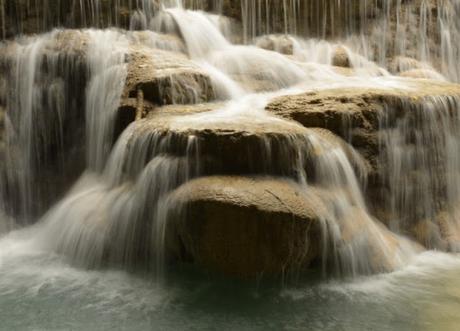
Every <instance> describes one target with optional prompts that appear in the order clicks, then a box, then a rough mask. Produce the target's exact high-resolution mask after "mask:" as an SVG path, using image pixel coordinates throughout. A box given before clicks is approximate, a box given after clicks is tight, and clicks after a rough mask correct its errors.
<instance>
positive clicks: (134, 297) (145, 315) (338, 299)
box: [0, 235, 460, 331]
mask: <svg viewBox="0 0 460 331" xmlns="http://www.w3.org/2000/svg"><path fill="white" fill-rule="evenodd" d="M0 321H1V323H0V329H1V330H350V331H355V330H460V256H456V255H450V254H445V253H436V252H425V253H423V254H421V255H419V256H418V257H417V258H416V259H415V260H414V261H413V262H412V263H411V264H410V265H408V266H407V267H405V268H404V269H402V270H399V271H396V272H393V273H391V274H386V275H377V276H372V277H366V278H360V279H354V280H342V281H326V280H322V279H321V278H320V277H317V276H316V275H315V274H312V275H307V276H305V277H304V279H302V280H299V281H298V282H296V284H295V285H284V286H283V285H282V284H280V283H266V282H263V283H262V282H255V281H254V282H238V281H235V280H229V279H222V278H218V277H216V276H209V275H203V274H198V273H196V272H193V271H191V270H185V269H183V270H175V271H172V272H171V274H170V275H169V276H168V277H167V279H166V280H165V281H163V282H154V281H152V280H151V279H150V278H149V277H148V276H146V275H144V276H142V275H130V274H127V273H124V272H120V271H87V270H81V269H78V268H74V267H71V266H70V265H68V264H67V263H66V262H65V261H63V260H62V259H61V258H60V257H59V256H56V255H51V254H49V253H45V252H40V251H39V250H38V249H37V247H36V246H35V244H34V242H33V240H30V239H29V238H27V235H24V236H7V237H4V238H2V239H0Z"/></svg>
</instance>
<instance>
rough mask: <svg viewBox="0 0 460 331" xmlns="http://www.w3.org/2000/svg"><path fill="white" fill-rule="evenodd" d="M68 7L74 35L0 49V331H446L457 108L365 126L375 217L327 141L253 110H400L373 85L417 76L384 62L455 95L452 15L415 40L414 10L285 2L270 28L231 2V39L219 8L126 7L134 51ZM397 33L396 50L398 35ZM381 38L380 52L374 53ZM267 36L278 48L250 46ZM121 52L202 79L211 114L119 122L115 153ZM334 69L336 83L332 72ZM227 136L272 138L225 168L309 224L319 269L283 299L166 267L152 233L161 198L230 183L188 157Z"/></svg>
mask: <svg viewBox="0 0 460 331" xmlns="http://www.w3.org/2000/svg"><path fill="white" fill-rule="evenodd" d="M32 2H33V4H32V5H31V6H30V7H29V9H28V10H26V11H24V8H22V6H21V3H19V2H18V4H17V6H16V7H15V8H12V7H11V3H9V2H7V4H6V5H5V4H4V2H0V7H1V9H2V11H1V12H0V14H1V15H4V13H5V12H7V13H12V12H14V13H15V15H17V17H25V16H27V15H30V11H33V10H34V8H41V7H40V5H43V4H42V3H41V2H40V1H38V0H37V1H32ZM57 3H58V4H57V6H58V8H62V9H63V10H65V9H66V8H67V7H65V3H61V1H57ZM72 3H73V4H72V6H71V7H72V10H71V11H69V12H68V13H70V14H69V17H71V18H72V19H73V20H71V22H72V23H71V24H70V26H85V27H93V28H86V29H79V30H69V29H63V28H60V29H55V30H53V31H51V32H47V33H44V34H39V35H34V36H18V37H17V38H16V39H15V40H10V41H5V42H4V43H3V44H2V45H1V46H0V54H1V55H0V70H1V71H2V73H4V75H3V77H1V79H0V87H2V89H3V90H4V91H2V92H1V94H0V105H1V107H0V108H2V109H3V108H5V109H6V110H7V112H6V114H5V115H4V116H3V117H4V118H3V119H2V130H3V131H4V133H3V134H4V142H2V145H1V146H0V147H1V149H0V152H1V155H2V156H3V158H4V164H3V165H2V166H1V167H0V169H1V170H2V176H1V177H0V183H1V185H2V188H1V190H0V197H1V199H0V200H1V201H0V320H1V324H0V329H2V330H14V329H17V330H74V329H89V330H109V329H110V330H113V329H130V330H131V329H132V330H151V329H154V330H190V329H191V330H195V329H196V330H208V329H209V330H215V329H224V330H234V329H241V330H259V329H260V330H267V329H269V330H299V329H300V330H456V329H457V328H458V325H459V324H460V319H459V317H458V314H457V311H458V309H459V308H460V291H459V289H460V280H459V279H460V277H459V276H460V258H459V257H458V255H457V253H456V252H458V251H459V249H460V241H459V240H458V239H457V238H459V236H460V221H459V220H458V215H459V208H458V205H459V203H460V192H459V188H458V187H459V185H460V134H459V132H460V131H459V129H460V99H459V98H460V96H458V97H456V96H450V97H448V96H441V97H423V98H414V100H416V101H413V100H412V101H411V102H409V101H407V100H408V99H407V98H406V99H404V100H398V99H397V100H396V101H393V102H385V104H384V107H383V109H382V110H381V113H378V114H376V116H377V117H378V119H377V121H378V125H379V136H378V145H379V148H380V152H379V158H380V160H379V162H381V164H387V165H388V166H387V167H385V168H384V170H383V171H382V172H381V174H380V175H381V178H380V179H379V180H380V181H381V182H382V183H384V184H383V185H384V186H385V188H386V191H385V192H386V193H385V194H383V196H382V197H381V199H380V204H379V205H380V208H382V209H383V210H384V212H385V213H384V214H385V215H384V216H382V217H380V214H379V213H377V212H376V210H375V209H374V206H371V205H370V204H369V202H368V199H367V196H366V192H368V189H369V187H368V179H369V176H370V174H369V165H368V164H367V163H366V161H365V160H364V159H363V157H362V156H361V155H360V154H359V153H358V152H357V151H355V150H354V149H353V147H352V146H351V145H350V144H348V143H347V141H346V140H349V139H348V138H347V137H348V135H349V134H351V132H347V130H348V128H347V127H346V125H345V124H346V123H345V124H344V126H345V128H344V131H346V133H347V134H345V135H344V138H345V140H343V139H342V138H338V137H336V136H334V135H332V134H328V133H327V132H325V130H318V129H311V128H309V129H307V128H303V127H301V126H300V125H299V124H295V123H294V122H291V121H286V120H283V119H281V118H279V117H275V116H273V115H271V114H270V113H269V112H267V111H266V110H265V107H266V105H267V104H268V103H269V102H270V101H271V100H272V99H274V98H276V97H278V96H283V95H290V94H292V95H293V94H297V93H301V92H307V91H308V92H311V91H323V90H328V89H331V88H354V89H359V88H361V89H362V88H367V89H380V90H386V91H389V92H391V91H405V93H408V94H410V93H411V92H412V91H413V88H414V87H413V86H414V84H415V83H416V82H418V81H417V80H414V79H411V78H401V77H396V76H393V75H392V74H391V73H390V72H392V68H391V66H392V63H389V62H390V61H389V59H388V58H387V57H388V53H389V52H390V51H389V50H388V49H390V48H394V49H395V50H392V51H391V52H393V53H392V54H395V55H410V56H412V57H414V58H417V59H419V60H421V61H422V62H415V61H412V62H411V61H409V60H408V59H404V58H400V62H398V64H397V65H398V66H399V69H401V70H400V71H406V70H408V71H410V70H414V69H420V70H425V71H429V72H430V75H432V76H430V77H434V78H436V79H437V80H438V81H439V82H445V81H448V80H450V81H458V80H459V72H460V66H458V64H457V61H456V59H457V58H458V55H459V49H458V47H459V46H458V45H459V43H458V41H459V38H460V33H459V31H460V27H459V26H458V20H456V18H457V16H458V15H459V11H460V6H459V3H458V1H454V0H452V1H450V2H447V0H446V1H438V2H436V6H437V7H436V13H437V15H438V16H437V19H436V23H435V25H436V26H435V27H433V26H429V25H430V24H432V22H433V20H432V19H431V18H430V17H429V16H430V15H433V13H434V10H433V7H432V6H433V4H432V3H431V2H428V1H425V0H423V1H421V4H420V5H419V6H413V5H412V4H406V3H403V2H402V1H400V0H397V1H394V3H393V2H392V1H390V0H386V1H383V2H379V6H378V10H377V9H375V8H373V6H375V3H374V2H373V1H371V0H369V1H367V0H362V1H350V2H349V3H347V4H346V5H345V4H344V3H343V2H342V1H330V2H327V1H325V2H318V3H317V4H316V5H315V3H316V2H305V3H304V2H302V1H295V0H289V1H283V3H282V6H281V8H282V9H283V12H282V13H281V15H280V13H275V12H274V9H273V8H272V7H271V6H270V1H266V0H264V1H262V0H257V1H256V0H254V1H246V0H242V1H241V3H240V9H241V11H242V13H243V15H242V17H241V20H242V23H241V27H238V26H237V24H236V23H235V22H234V21H232V20H231V19H228V18H225V17H223V16H220V14H222V13H223V14H225V13H226V12H225V10H226V7H225V3H226V2H225V1H215V2H213V3H212V6H208V3H207V2H206V1H184V2H182V1H179V0H176V1H164V2H161V3H158V2H154V1H133V2H131V1H128V7H129V8H130V9H131V13H132V14H131V17H130V19H129V20H128V21H129V24H127V25H128V26H129V27H131V28H132V29H133V30H134V29H136V30H145V31H127V30H122V29H114V28H113V29H96V28H97V27H102V26H107V25H116V26H119V25H120V24H118V21H119V20H122V17H120V16H119V12H120V10H121V9H120V8H122V7H123V6H124V5H125V3H124V2H123V1H117V2H116V3H115V5H114V7H113V12H111V11H110V12H109V13H110V15H108V16H104V15H103V13H106V11H105V9H104V4H103V2H100V1H97V0H88V1H73V2H72ZM8 4H9V5H8ZM8 6H9V7H8ZM185 8H192V9H195V10H191V9H185ZM356 8H358V11H357V12H356ZM415 8H417V10H415ZM67 9H68V8H67ZM196 9H198V10H196ZM202 9H207V10H213V11H214V13H212V14H211V13H207V12H204V11H200V10H202ZM227 9H228V8H227ZM375 10H377V11H378V13H377V14H376V13H374V14H370V12H372V11H375ZM395 10H396V13H397V15H398V17H397V20H396V21H394V20H391V19H390V17H391V16H392V15H393V14H394V11H395ZM36 11H37V12H39V10H36ZM45 12H46V11H45ZM77 12H78V13H79V14H78V15H77V14H76V13H77ZM315 13H321V15H315ZM357 13H358V14H357ZM112 14H113V15H112ZM373 15H377V17H378V19H376V20H374V21H375V22H374V25H373V26H372V29H370V28H369V26H370V23H369V22H368V21H370V20H371V19H372V17H373ZM355 16H357V17H355ZM77 17H78V18H77ZM60 18H62V17H61V16H59V15H57V16H56V17H48V16H46V15H45V16H43V17H42V23H43V25H42V26H41V28H44V29H46V28H48V27H50V26H52V27H55V26H62V25H63V24H61V23H60V21H59V19H60ZM414 19H415V20H416V22H417V24H415V25H414V26H415V27H416V29H417V32H416V35H417V36H418V38H419V39H417V40H415V43H416V47H415V48H414V47H412V46H413V45H407V44H406V43H407V42H408V40H409V37H408V36H406V35H405V34H404V33H403V31H405V32H407V31H408V30H410V29H409V26H411V27H412V25H411V22H412V20H414ZM78 20H83V21H84V22H77V21H78ZM106 20H108V21H106ZM2 22H5V18H3V19H2ZM19 22H20V24H22V23H21V22H25V20H22V21H21V20H19ZM302 22H303V23H302ZM395 22H396V23H395ZM77 23H78V24H77ZM79 23H81V24H79ZM20 24H19V25H20ZM278 25H280V26H278ZM339 27H342V28H341V29H339ZM390 30H394V31H398V36H400V38H398V39H397V40H395V41H394V42H393V43H389V42H388V40H387V36H389V35H390V32H389V31H390ZM2 31H3V33H4V35H5V34H6V32H5V28H4V27H3V29H2ZM273 31H274V32H280V31H282V32H285V33H289V35H287V34H286V35H283V36H279V35H271V36H260V35H261V34H264V33H271V32H273ZM369 31H370V33H371V36H370V37H368V36H367V34H368V33H369ZM409 32H410V33H412V32H413V31H409ZM409 32H408V33H409ZM433 34H434V35H436V38H437V39H436V38H435V40H436V42H438V44H440V47H438V48H437V50H436V51H432V48H431V44H430V43H431V42H433V37H432V36H433ZM375 35H379V36H382V37H381V38H380V39H379V38H373V37H372V36H375ZM311 36H313V37H315V38H309V37H311ZM326 37H333V39H330V40H326V39H325V38H326ZM317 38H322V39H317ZM238 41H239V42H238ZM376 44H377V46H375V45H376ZM409 46H411V47H409ZM264 48H266V49H264ZM139 49H141V50H142V54H144V55H145V56H146V57H147V58H151V59H156V58H157V56H158V55H157V54H163V53H159V52H171V53H164V54H170V56H181V57H184V58H187V59H189V60H190V61H191V63H192V64H193V68H195V67H196V68H197V70H200V72H202V73H203V74H204V75H206V76H208V77H209V82H210V85H212V86H211V88H212V92H213V93H212V95H213V97H215V98H216V101H218V102H217V103H214V104H212V107H211V109H212V110H208V111H206V112H199V113H191V114H186V115H180V116H179V115H174V114H172V115H168V116H166V117H161V116H159V117H157V118H155V117H153V118H151V117H150V116H147V117H146V118H138V117H142V116H141V115H142V114H141V115H139V111H138V110H136V112H137V113H136V118H137V120H136V121H134V122H133V123H131V124H129V125H128V126H127V127H126V128H124V127H123V130H122V131H123V132H122V133H120V134H119V132H117V130H118V120H119V118H118V117H117V116H118V113H117V112H118V105H119V104H120V101H121V100H122V99H123V98H125V97H126V95H125V93H126V91H125V83H127V82H128V81H129V79H130V78H129V77H130V72H129V71H130V70H132V69H130V63H129V59H130V56H131V52H133V50H139ZM267 49H271V50H267ZM414 49H415V50H416V51H415V54H413V53H411V52H414ZM272 50H273V51H272ZM338 51H343V52H344V53H345V54H346V55H347V56H348V59H349V62H350V66H351V67H352V68H353V69H354V72H355V73H354V74H353V75H350V73H349V72H348V71H347V72H345V73H344V70H345V71H346V70H347V69H343V68H342V69H338V68H337V67H335V66H332V64H333V63H334V61H335V59H334V57H335V54H336V53H337V52H338ZM286 52H287V53H289V55H288V56H286V55H285V54H284V53H286ZM179 59H181V58H179ZM374 61H375V62H374ZM414 63H416V64H414ZM143 66H144V67H145V66H146V64H140V68H144V67H143ZM420 66H421V67H420ZM168 75H169V77H170V78H169V80H170V82H171V83H170V85H171V89H172V91H171V94H172V96H171V98H170V99H171V100H173V101H179V103H180V102H184V100H185V101H189V103H194V102H195V101H196V100H201V99H200V98H201V96H200V93H202V91H198V90H194V86H195V85H189V82H190V76H188V75H187V76H186V77H185V78H179V79H177V80H176V78H175V77H174V73H173V72H171V73H169V72H168ZM436 84H438V83H436ZM439 84H441V83H439ZM184 86H185V87H184ZM167 87H168V85H165V86H164V88H165V89H167ZM181 88H182V89H185V90H186V92H185V94H183V91H181V90H180V89H181ZM163 92H164V91H163V90H161V89H160V91H159V92H158V93H163ZM164 93H165V95H166V94H167V92H164ZM414 93H416V91H414ZM183 95H191V97H190V98H181V97H182V96H183ZM136 97H137V99H138V100H143V99H142V98H143V97H144V96H143V94H142V93H140V92H139V91H137V96H136ZM164 100H166V97H165V99H164ZM190 100H191V101H190ZM187 106H189V105H174V107H179V108H180V107H182V108H184V109H185V108H186V107H187ZM401 109H402V110H404V112H403V114H402V115H401ZM154 115H155V114H153V115H152V116H154ZM243 127H248V128H250V129H251V128H258V130H262V131H261V132H263V130H267V129H266V128H269V129H270V128H278V127H280V128H282V130H283V131H282V134H280V135H273V136H271V135H266V136H264V135H261V136H260V137H259V138H257V139H258V141H257V143H256V147H251V146H247V149H246V150H244V151H242V152H241V155H238V156H236V157H238V158H240V159H241V160H240V163H241V164H240V165H241V167H242V169H244V171H245V172H247V173H249V174H257V175H262V176H269V177H273V178H280V177H282V178H283V179H288V180H290V181H291V182H296V184H297V185H299V187H301V188H302V191H303V193H304V195H305V197H304V198H305V199H308V200H309V201H312V204H313V205H314V206H315V212H316V214H317V218H318V221H319V223H320V236H321V238H320V241H321V245H320V246H321V247H320V250H321V253H320V256H321V258H320V261H318V262H319V263H317V265H315V267H313V268H311V270H310V271H305V272H301V273H300V274H299V275H297V277H296V279H295V281H291V280H287V281H286V283H281V284H280V282H279V281H277V280H271V279H262V280H260V281H252V282H251V281H239V280H234V279H232V278H221V277H220V276H219V275H215V274H208V273H204V272H202V271H199V270H197V269H196V268H193V267H191V266H189V265H182V264H179V265H177V264H171V263H170V260H169V256H168V252H169V250H170V249H171V248H170V247H169V245H170V242H169V240H170V238H169V237H168V224H169V222H170V220H171V219H172V218H173V217H177V215H181V206H180V205H178V204H177V202H175V201H174V199H173V196H171V195H170V193H171V192H172V191H174V190H175V189H176V188H178V187H180V186H181V185H183V184H184V183H187V182H188V181H190V180H191V179H194V178H196V177H200V176H209V175H218V174H221V173H226V172H228V171H230V170H229V169H231V165H226V164H221V163H219V162H217V163H209V159H212V158H213V157H214V158H215V157H216V155H217V157H225V156H222V155H219V154H216V155H211V154H207V153H211V152H213V150H212V149H211V148H209V145H207V141H206V140H205V139H204V138H203V137H202V132H206V130H209V129H210V130H212V128H218V129H222V130H224V131H225V130H229V131H231V130H235V129H236V130H238V129H239V128H243ZM251 148H252V149H251ZM214 152H215V151H214ZM259 155H261V156H262V157H261V158H258V156H259ZM255 158H258V159H255ZM225 160H231V159H230V158H225ZM376 215H379V216H376ZM420 220H422V221H423V222H419V221H420ZM417 222H419V223H417ZM384 223H385V224H387V225H388V227H387V226H386V225H384ZM417 224H423V225H424V228H423V229H428V230H426V236H424V237H423V239H424V240H423V242H422V244H423V245H424V247H422V246H421V245H420V244H419V243H416V241H415V240H413V239H411V238H410V235H409V233H408V229H411V228H412V227H414V226H416V225H417ZM419 239H420V238H419ZM429 249H432V250H429ZM140 266H141V267H140Z"/></svg>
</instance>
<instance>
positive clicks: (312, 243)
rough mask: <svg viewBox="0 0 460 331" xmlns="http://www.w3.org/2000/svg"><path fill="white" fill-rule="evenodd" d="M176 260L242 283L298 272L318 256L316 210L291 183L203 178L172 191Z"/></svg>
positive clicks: (274, 180)
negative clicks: (178, 210)
mask: <svg viewBox="0 0 460 331" xmlns="http://www.w3.org/2000/svg"><path fill="white" fill-rule="evenodd" d="M173 197H174V199H176V201H177V202H178V203H179V204H180V205H182V206H183V215H184V216H183V217H181V218H179V219H180V221H178V224H177V225H175V226H177V229H176V232H177V236H178V237H179V238H180V241H181V243H182V245H183V252H182V253H183V254H184V256H183V257H181V258H183V259H184V258H185V259H189V260H192V261H193V262H194V263H196V264H197V265H199V266H202V267H204V268H205V269H208V270H213V271H218V272H222V273H224V274H228V275H234V276H238V277H243V278H254V277H257V276H261V275H264V274H265V275H274V274H275V275H277V274H278V275H279V274H283V273H285V272H289V271H291V272H292V271H293V270H300V269H301V268H306V267H308V265H309V264H310V263H311V262H312V261H313V260H314V259H315V258H318V256H319V250H320V248H319V245H320V235H319V233H320V232H319V229H318V226H319V225H318V221H317V219H316V215H315V205H314V204H313V203H310V202H309V201H308V200H307V199H306V198H305V197H304V192H303V191H302V189H301V188H300V187H299V186H298V185H297V184H295V183H294V182H289V181H285V180H281V179H270V178H245V177H204V178H200V179H197V180H194V181H191V182H189V183H187V184H185V185H184V186H182V187H180V188H179V189H178V190H177V191H175V192H173Z"/></svg>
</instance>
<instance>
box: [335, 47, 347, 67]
mask: <svg viewBox="0 0 460 331" xmlns="http://www.w3.org/2000/svg"><path fill="white" fill-rule="evenodd" d="M332 65H333V66H336V67H343V68H351V67H352V64H351V61H350V57H349V55H348V52H347V50H346V49H345V47H343V46H337V47H336V48H335V50H334V54H333V56H332Z"/></svg>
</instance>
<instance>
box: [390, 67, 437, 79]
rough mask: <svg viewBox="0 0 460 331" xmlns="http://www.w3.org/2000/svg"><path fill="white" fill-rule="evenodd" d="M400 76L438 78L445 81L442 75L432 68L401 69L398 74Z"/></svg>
mask: <svg viewBox="0 0 460 331" xmlns="http://www.w3.org/2000/svg"><path fill="white" fill-rule="evenodd" d="M399 76H401V77H408V78H421V79H431V80H439V81H445V80H446V79H445V78H444V76H443V75H441V74H440V73H438V72H436V71H435V70H433V69H412V70H407V71H403V72H401V73H400V74H399Z"/></svg>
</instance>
